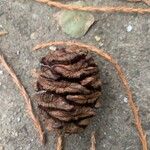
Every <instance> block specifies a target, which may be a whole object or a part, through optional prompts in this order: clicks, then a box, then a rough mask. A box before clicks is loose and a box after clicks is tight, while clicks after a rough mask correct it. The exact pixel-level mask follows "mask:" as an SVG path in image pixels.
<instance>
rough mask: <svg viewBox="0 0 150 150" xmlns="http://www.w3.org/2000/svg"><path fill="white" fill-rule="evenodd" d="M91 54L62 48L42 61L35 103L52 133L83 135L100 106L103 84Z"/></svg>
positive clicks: (76, 48)
mask: <svg viewBox="0 0 150 150" xmlns="http://www.w3.org/2000/svg"><path fill="white" fill-rule="evenodd" d="M98 72H99V71H98V67H97V65H96V64H95V62H94V60H93V58H92V57H91V56H89V54H88V51H86V50H82V49H81V48H78V47H73V46H71V47H67V48H59V49H57V50H56V51H53V52H50V53H49V54H48V55H47V56H45V57H43V58H42V60H41V70H40V72H39V77H38V81H37V90H38V94H37V95H36V101H37V104H38V110H39V112H40V115H41V116H42V119H43V123H44V125H45V126H46V128H47V129H49V130H52V129H53V130H56V129H62V130H63V131H64V132H66V133H76V132H79V131H82V130H83V129H84V128H85V127H86V126H87V125H88V124H89V120H90V118H91V117H92V116H94V115H95V108H97V107H98V106H99V96H100V95H101V81H100V79H99V74H98Z"/></svg>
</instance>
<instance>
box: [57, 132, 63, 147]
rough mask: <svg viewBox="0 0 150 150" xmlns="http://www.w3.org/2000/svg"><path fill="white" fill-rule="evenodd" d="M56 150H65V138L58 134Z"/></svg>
mask: <svg viewBox="0 0 150 150" xmlns="http://www.w3.org/2000/svg"><path fill="white" fill-rule="evenodd" d="M56 150H63V136H62V135H61V134H58V138H57V145H56Z"/></svg>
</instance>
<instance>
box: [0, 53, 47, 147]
mask: <svg viewBox="0 0 150 150" xmlns="http://www.w3.org/2000/svg"><path fill="white" fill-rule="evenodd" d="M0 63H1V64H2V65H3V66H4V68H5V69H6V70H7V72H8V73H9V74H10V76H11V77H12V79H13V81H14V83H15V84H16V86H17V87H18V88H19V90H20V93H21V94H22V96H23V97H24V100H25V103H26V109H27V112H28V115H29V117H30V118H31V119H32V120H33V123H34V125H35V127H36V129H37V131H38V132H39V136H40V140H41V142H42V143H43V144H44V143H45V135H44V132H43V129H42V126H41V123H40V121H39V119H38V118H37V117H36V116H35V114H34V112H33V108H32V103H31V99H30V97H29V95H28V93H27V91H26V89H25V88H24V86H23V84H22V83H21V81H20V80H19V79H18V77H17V76H16V74H15V72H14V70H13V69H12V68H11V67H10V66H9V64H8V63H7V62H6V60H5V58H4V56H3V55H1V54H0Z"/></svg>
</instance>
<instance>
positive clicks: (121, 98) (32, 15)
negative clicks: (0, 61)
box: [0, 0, 150, 150]
mask: <svg viewBox="0 0 150 150" xmlns="http://www.w3.org/2000/svg"><path fill="white" fill-rule="evenodd" d="M87 1H88V0H87ZM91 3H93V4H94V5H100V6H101V5H108V6H112V5H113V6H117V5H126V6H134V7H145V8H146V7H148V6H146V5H145V4H143V3H136V4H135V3H134V4H133V3H128V2H127V1H126V0H115V1H114V0H105V1H104V0H93V1H92V0H91ZM58 11H59V10H58V9H56V8H50V7H48V6H46V5H43V4H39V3H37V2H35V1H34V0H0V29H1V30H6V31H8V32H9V34H8V35H6V36H3V37H0V52H2V53H3V54H4V55H5V56H6V57H7V61H8V62H9V64H11V66H12V67H13V68H14V70H15V71H16V73H17V75H18V77H19V78H20V79H21V80H22V82H23V84H24V85H25V87H26V89H27V90H28V92H29V94H30V96H31V97H32V96H33V95H34V94H35V92H34V89H33V83H34V82H35V79H34V78H33V77H32V75H31V72H32V70H33V69H34V68H37V67H39V59H40V58H41V57H42V56H44V55H46V54H47V53H48V51H49V50H50V49H51V48H50V49H47V50H41V51H37V52H33V51H32V48H33V46H35V45H36V44H38V43H41V42H47V41H50V40H74V39H73V38H69V36H68V35H66V34H64V33H63V32H62V31H61V29H60V28H59V27H58V26H57V23H56V21H55V19H54V14H55V13H56V12H58ZM94 17H95V20H96V22H95V24H94V25H93V26H92V27H91V28H90V30H89V31H88V33H87V34H86V35H85V36H83V37H82V38H80V39H76V40H78V41H81V42H85V43H88V44H92V45H95V46H96V47H99V48H102V49H104V50H105V51H106V52H108V53H110V54H111V55H113V57H114V58H116V60H117V61H118V63H119V64H120V65H121V67H122V68H123V70H124V71H125V74H126V76H127V78H128V80H129V83H130V86H131V88H132V90H133V95H134V98H135V101H136V103H137V104H138V106H139V108H140V114H141V116H142V124H143V128H144V129H145V130H146V133H147V136H148V141H149V144H150V15H149V14H145V15H140V14H120V13H117V14H106V13H98V14H96V13H94ZM95 36H98V37H100V41H96V40H95ZM96 60H97V62H98V63H99V66H100V72H101V78H102V81H103V87H102V91H103V96H102V98H101V99H102V107H101V108H100V109H98V111H97V116H96V117H94V118H93V119H92V122H91V125H90V126H89V127H88V128H87V129H86V130H85V131H84V132H83V133H81V134H78V135H66V136H65V150H87V149H89V147H90V135H91V132H92V131H96V139H97V144H96V147H97V150H141V149H142V147H141V144H140V141H139V138H138V135H137V130H136V128H135V125H134V120H133V115H132V113H131V111H130V109H129V106H128V102H127V101H128V100H127V98H126V94H125V92H124V89H123V88H122V84H121V83H120V81H119V79H118V76H117V75H116V72H115V71H114V68H113V67H112V65H111V64H109V63H108V62H106V61H104V60H103V59H102V58H98V57H96ZM47 137H48V139H47V140H48V141H47V144H46V145H45V146H42V145H41V143H40V141H39V137H38V134H37V132H36V130H35V128H34V126H33V123H32V121H31V120H30V119H29V118H28V115H27V113H26V109H25V103H24V99H23V97H22V96H21V95H20V93H19V90H18V89H17V87H16V86H15V85H14V83H13V82H12V79H11V77H10V76H9V75H8V73H7V72H6V71H5V69H4V68H3V67H2V66H0V150H54V149H55V142H56V135H55V133H53V132H51V133H47Z"/></svg>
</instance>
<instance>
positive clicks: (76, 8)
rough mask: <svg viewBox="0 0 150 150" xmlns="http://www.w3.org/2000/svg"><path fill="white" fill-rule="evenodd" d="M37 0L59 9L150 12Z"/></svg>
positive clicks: (139, 9) (148, 11) (145, 9)
mask: <svg viewBox="0 0 150 150" xmlns="http://www.w3.org/2000/svg"><path fill="white" fill-rule="evenodd" d="M35 1H37V2H40V3H43V4H47V5H49V6H54V7H57V8H60V9H67V10H80V11H89V12H105V13H118V12H119V13H140V14H145V13H150V8H132V7H126V6H117V7H113V6H112V7H111V6H103V7H100V6H99V7H96V6H86V7H82V6H74V5H67V4H63V3H60V2H55V1H50V0H35Z"/></svg>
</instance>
